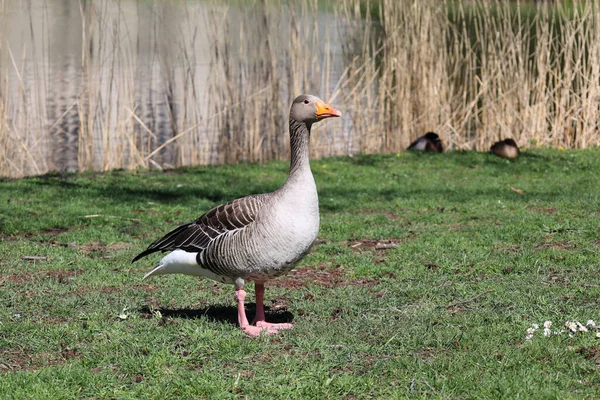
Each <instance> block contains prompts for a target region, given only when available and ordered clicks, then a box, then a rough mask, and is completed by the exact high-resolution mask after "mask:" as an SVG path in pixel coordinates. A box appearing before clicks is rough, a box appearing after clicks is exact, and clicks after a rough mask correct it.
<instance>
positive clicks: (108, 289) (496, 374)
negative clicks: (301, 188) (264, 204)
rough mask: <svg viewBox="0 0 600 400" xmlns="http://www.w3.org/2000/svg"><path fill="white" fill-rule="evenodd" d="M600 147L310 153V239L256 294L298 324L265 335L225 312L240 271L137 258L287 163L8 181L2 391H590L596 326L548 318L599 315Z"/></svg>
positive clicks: (1, 237)
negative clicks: (516, 152)
mask: <svg viewBox="0 0 600 400" xmlns="http://www.w3.org/2000/svg"><path fill="white" fill-rule="evenodd" d="M598 160H600V149H591V150H585V151H554V150H532V151H526V152H525V153H524V154H522V156H521V157H520V158H519V159H518V160H516V161H506V160H502V159H499V158H496V157H494V156H491V155H489V154H483V153H473V152H469V153H458V152H450V153H447V154H442V155H429V154H409V153H403V154H400V155H375V156H358V157H353V158H336V159H326V160H318V161H314V162H312V167H313V171H314V174H315V179H316V181H317V186H318V188H319V195H320V205H321V217H322V223H321V231H320V234H319V240H318V243H317V244H316V245H315V246H314V248H313V251H312V252H311V253H310V254H309V255H308V256H307V257H306V258H305V259H304V260H303V261H302V262H301V263H300V264H299V265H298V267H297V269H296V270H295V271H293V272H292V273H291V274H290V275H288V276H285V277H281V278H279V279H277V280H275V281H272V282H270V283H268V284H267V291H266V304H267V305H268V306H269V308H270V311H269V312H268V314H267V319H269V318H270V319H271V320H279V321H292V322H294V323H295V327H294V329H293V330H291V331H287V332H284V333H283V334H282V335H280V336H269V337H260V338H257V339H256V338H250V337H246V336H245V335H244V334H243V333H242V332H241V331H240V330H239V329H238V328H237V327H236V323H235V315H236V312H235V308H234V297H233V287H232V286H227V285H221V284H217V283H214V282H212V281H209V280H203V279H199V278H194V277H189V276H178V275H171V276H162V277H157V278H153V279H150V280H148V281H142V280H141V278H142V276H143V275H144V273H145V272H146V271H148V270H150V269H151V268H152V267H153V266H154V265H155V263H156V261H157V260H158V259H160V255H156V254H155V255H152V256H151V257H149V258H146V259H143V260H141V261H138V262H137V263H135V264H131V262H130V261H131V259H132V257H133V256H134V255H136V254H137V253H139V252H140V251H142V250H143V249H145V248H146V246H147V245H148V244H149V243H150V242H151V241H153V240H154V239H156V238H158V237H159V236H161V235H162V234H164V233H166V232H167V231H169V230H171V229H172V228H175V227H176V226H177V225H179V224H182V223H185V222H188V221H190V220H192V219H195V218H196V217H198V216H200V215H201V214H202V213H203V212H204V211H206V210H208V209H209V208H210V207H212V206H214V205H216V204H219V203H221V202H224V201H226V200H230V199H233V198H236V197H240V196H243V195H246V194H250V193H261V192H265V191H271V190H274V189H276V188H277V187H279V186H280V185H281V184H283V182H284V181H285V178H286V176H287V170H288V164H287V163H285V162H271V163H268V164H266V165H237V166H219V167H203V168H185V169H178V170H174V171H166V172H154V171H152V172H148V171H137V172H125V171H115V172H111V173H102V174H99V173H94V174H92V173H89V174H83V175H64V176H63V175H48V176H43V177H36V178H30V179H23V180H4V181H0V204H1V208H0V271H1V274H0V397H3V398H19V399H23V398H31V399H42V398H119V399H124V398H156V399H169V398H203V397H204V398H211V399H212V398H243V397H246V396H247V397H248V398H290V399H298V398H314V399H337V398H347V399H349V398H405V397H409V398H413V397H414V398H424V397H431V396H440V397H444V398H516V397H520V398H598V395H599V393H600V373H599V372H600V371H599V367H598V365H599V364H600V339H596V338H595V333H596V331H595V329H590V330H589V331H588V332H579V333H577V334H575V335H573V336H572V337H571V336H569V334H568V333H566V332H565V333H562V334H556V335H551V336H550V337H544V336H543V334H542V331H543V327H542V326H541V325H542V324H543V322H544V321H546V320H550V321H552V322H553V324H554V325H553V327H552V330H553V331H560V330H561V329H564V328H563V324H564V323H565V322H566V321H573V320H577V321H580V322H582V323H583V324H585V323H586V321H587V320H588V319H593V320H595V321H597V322H598V323H599V324H600V312H599V303H600V279H599V276H600V231H599V229H600V163H599V161H598ZM248 288H249V296H248V300H253V289H252V286H251V285H249V286H248ZM247 304H248V308H249V314H250V316H251V315H252V314H253V312H254V310H253V303H247ZM534 323H537V324H539V325H540V328H539V329H538V330H537V331H536V332H535V333H534V336H533V338H531V340H526V334H527V332H526V330H527V329H528V328H530V327H531V326H532V324H534Z"/></svg>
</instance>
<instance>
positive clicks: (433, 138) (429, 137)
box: [408, 132, 444, 153]
mask: <svg viewBox="0 0 600 400" xmlns="http://www.w3.org/2000/svg"><path fill="white" fill-rule="evenodd" d="M408 150H419V151H432V152H436V153H443V152H444V146H443V145H442V141H441V140H440V137H439V136H438V134H437V133H434V132H427V133H426V134H425V135H423V136H421V137H420V138H417V139H416V140H415V141H414V142H412V143H411V144H410V146H408Z"/></svg>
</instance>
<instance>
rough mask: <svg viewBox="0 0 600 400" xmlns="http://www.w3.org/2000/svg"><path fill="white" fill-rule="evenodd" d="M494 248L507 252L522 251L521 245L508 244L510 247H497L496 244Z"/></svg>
mask: <svg viewBox="0 0 600 400" xmlns="http://www.w3.org/2000/svg"><path fill="white" fill-rule="evenodd" d="M494 250H495V251H501V252H503V253H507V254H516V253H519V252H520V251H521V248H520V247H519V246H516V245H513V246H508V247H497V246H494Z"/></svg>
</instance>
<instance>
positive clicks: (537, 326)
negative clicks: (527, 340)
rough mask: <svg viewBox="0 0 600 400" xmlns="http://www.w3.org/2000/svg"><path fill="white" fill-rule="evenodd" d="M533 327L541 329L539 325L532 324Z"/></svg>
mask: <svg viewBox="0 0 600 400" xmlns="http://www.w3.org/2000/svg"><path fill="white" fill-rule="evenodd" d="M531 326H532V327H533V329H538V328H539V327H540V326H539V325H538V324H532V325H531Z"/></svg>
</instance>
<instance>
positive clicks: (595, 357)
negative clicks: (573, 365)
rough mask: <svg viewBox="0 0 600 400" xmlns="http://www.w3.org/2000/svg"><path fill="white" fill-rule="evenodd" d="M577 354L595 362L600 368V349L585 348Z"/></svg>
mask: <svg viewBox="0 0 600 400" xmlns="http://www.w3.org/2000/svg"><path fill="white" fill-rule="evenodd" d="M577 353H579V354H581V355H582V356H583V357H584V358H585V359H586V360H591V361H593V362H594V363H595V364H596V365H597V366H599V367H600V347H597V346H592V347H583V348H581V349H579V350H577Z"/></svg>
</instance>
